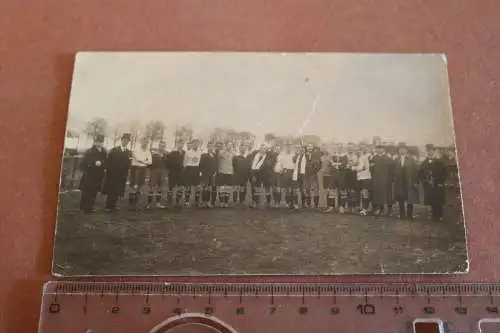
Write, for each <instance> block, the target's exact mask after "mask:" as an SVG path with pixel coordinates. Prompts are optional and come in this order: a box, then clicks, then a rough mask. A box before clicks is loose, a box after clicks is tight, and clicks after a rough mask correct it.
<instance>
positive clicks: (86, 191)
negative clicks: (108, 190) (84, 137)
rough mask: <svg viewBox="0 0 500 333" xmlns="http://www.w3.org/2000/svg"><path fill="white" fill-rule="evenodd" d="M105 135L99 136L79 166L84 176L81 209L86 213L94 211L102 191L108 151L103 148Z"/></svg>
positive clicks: (82, 179)
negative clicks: (98, 195)
mask: <svg viewBox="0 0 500 333" xmlns="http://www.w3.org/2000/svg"><path fill="white" fill-rule="evenodd" d="M103 143H104V135H97V136H96V138H95V139H94V144H93V145H92V147H91V148H90V149H88V150H87V151H86V152H85V154H84V155H83V159H82V162H81V163H80V165H79V168H80V170H81V171H82V172H83V176H82V178H81V180H80V190H81V198H80V209H81V210H82V211H83V212H85V213H92V212H93V211H94V204H95V199H96V197H97V193H99V192H100V191H101V188H102V181H103V179H104V164H105V161H106V155H107V153H106V150H105V149H104V147H103Z"/></svg>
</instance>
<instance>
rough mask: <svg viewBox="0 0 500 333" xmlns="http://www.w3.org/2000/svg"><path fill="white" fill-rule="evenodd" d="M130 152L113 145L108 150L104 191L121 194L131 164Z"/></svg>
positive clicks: (123, 190)
mask: <svg viewBox="0 0 500 333" xmlns="http://www.w3.org/2000/svg"><path fill="white" fill-rule="evenodd" d="M131 158H132V152H131V151H130V149H128V148H125V149H123V148H122V147H115V148H113V149H111V150H110V151H109V154H108V158H107V160H106V179H105V181H104V193H106V194H108V195H116V196H123V194H124V193H125V184H126V183H127V177H128V170H129V169H130V166H131Z"/></svg>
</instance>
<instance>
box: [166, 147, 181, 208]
mask: <svg viewBox="0 0 500 333" xmlns="http://www.w3.org/2000/svg"><path fill="white" fill-rule="evenodd" d="M183 146H184V143H183V142H182V141H180V140H178V141H177V142H176V149H175V150H172V151H171V152H169V153H168V154H167V157H166V164H167V170H168V190H169V191H168V203H169V205H173V206H176V207H178V206H179V204H180V203H181V199H182V190H183V179H182V176H183V174H182V173H183V169H184V168H183V164H184V154H185V152H184V149H183Z"/></svg>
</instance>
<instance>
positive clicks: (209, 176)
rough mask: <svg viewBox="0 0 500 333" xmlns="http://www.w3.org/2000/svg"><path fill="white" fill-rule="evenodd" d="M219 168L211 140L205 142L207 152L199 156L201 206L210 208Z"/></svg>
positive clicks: (215, 192)
mask: <svg viewBox="0 0 500 333" xmlns="http://www.w3.org/2000/svg"><path fill="white" fill-rule="evenodd" d="M217 170H219V167H218V165H217V156H216V153H215V145H214V144H213V143H212V142H209V143H208V144H207V152H205V153H203V154H201V158H200V176H201V178H200V183H201V187H202V189H201V204H200V205H201V206H206V207H207V208H212V207H213V206H214V205H215V200H216V198H217V187H216V184H215V175H216V173H217Z"/></svg>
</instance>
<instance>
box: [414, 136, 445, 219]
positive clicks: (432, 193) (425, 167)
mask: <svg viewBox="0 0 500 333" xmlns="http://www.w3.org/2000/svg"><path fill="white" fill-rule="evenodd" d="M425 148H426V151H427V156H426V158H425V159H424V160H423V162H422V165H421V166H420V179H421V180H422V183H423V187H424V204H425V205H426V206H430V207H431V216H430V217H431V219H432V220H434V221H440V220H442V219H443V206H444V204H445V202H446V191H445V186H444V184H445V182H446V179H447V177H448V172H447V170H446V166H445V164H444V162H443V160H442V159H441V158H438V156H437V154H436V148H435V147H434V145H431V144H428V145H426V146H425Z"/></svg>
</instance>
